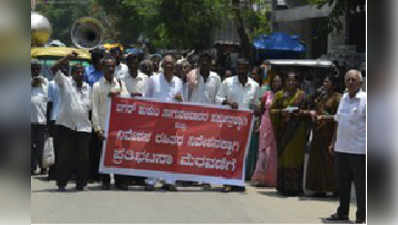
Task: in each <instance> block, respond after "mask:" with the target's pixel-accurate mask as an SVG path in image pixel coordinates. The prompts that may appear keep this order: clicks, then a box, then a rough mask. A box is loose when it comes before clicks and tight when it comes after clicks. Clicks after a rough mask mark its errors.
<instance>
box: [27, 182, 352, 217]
mask: <svg viewBox="0 0 398 225" xmlns="http://www.w3.org/2000/svg"><path fill="white" fill-rule="evenodd" d="M73 189H74V185H72V184H70V185H68V187H67V190H68V191H67V192H64V193H59V192H56V186H55V182H54V181H52V182H48V181H45V180H43V179H42V178H41V177H33V178H32V179H31V192H32V194H31V218H32V223H322V219H321V217H324V216H327V215H329V214H331V213H332V212H334V210H335V209H336V207H337V204H338V203H337V201H336V199H330V198H325V199H322V198H309V197H283V196H280V195H278V194H277V192H276V191H275V189H270V188H254V187H250V186H248V187H247V188H246V193H221V192H219V190H218V188H217V187H215V188H213V189H214V190H211V191H203V190H201V188H199V187H183V188H179V191H178V192H161V191H155V192H145V191H143V189H142V188H140V187H130V190H129V191H118V190H110V191H103V190H101V188H100V186H99V184H90V185H89V187H88V189H89V190H88V191H85V192H75V191H74V190H73ZM354 209H355V206H354V205H352V206H351V212H350V214H351V215H350V218H351V220H354V218H355V217H354V215H355V211H354Z"/></svg>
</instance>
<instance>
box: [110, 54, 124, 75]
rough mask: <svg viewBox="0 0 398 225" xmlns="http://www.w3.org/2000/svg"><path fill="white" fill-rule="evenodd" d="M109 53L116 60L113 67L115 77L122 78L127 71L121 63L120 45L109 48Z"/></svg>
mask: <svg viewBox="0 0 398 225" xmlns="http://www.w3.org/2000/svg"><path fill="white" fill-rule="evenodd" d="M110 53H111V55H112V56H113V58H115V60H116V67H115V77H116V78H118V79H120V78H122V77H123V76H124V75H125V74H126V73H127V71H128V68H127V66H126V64H124V63H121V59H122V50H121V49H120V47H114V48H111V50H110Z"/></svg>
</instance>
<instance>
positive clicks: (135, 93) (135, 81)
mask: <svg viewBox="0 0 398 225" xmlns="http://www.w3.org/2000/svg"><path fill="white" fill-rule="evenodd" d="M142 58H143V53H142V52H141V51H139V50H136V49H133V50H131V51H129V52H128V53H127V67H128V71H127V74H125V75H124V76H123V77H122V78H121V80H122V81H123V82H124V83H125V84H126V88H127V91H128V93H129V94H130V96H131V97H141V96H143V95H144V92H145V84H146V81H147V79H148V76H147V75H145V74H144V73H142V72H141V71H140V70H139V69H138V67H139V62H140V60H141V59H142ZM145 179H146V177H139V176H129V177H128V178H127V177H126V179H125V180H126V183H127V180H129V181H133V182H134V184H135V185H145Z"/></svg>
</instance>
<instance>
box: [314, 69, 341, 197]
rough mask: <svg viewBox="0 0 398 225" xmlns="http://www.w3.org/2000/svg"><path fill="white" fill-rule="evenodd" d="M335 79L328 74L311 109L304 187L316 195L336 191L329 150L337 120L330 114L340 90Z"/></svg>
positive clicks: (337, 103)
mask: <svg viewBox="0 0 398 225" xmlns="http://www.w3.org/2000/svg"><path fill="white" fill-rule="evenodd" d="M336 85H337V80H336V79H335V78H334V77H332V76H327V77H326V78H325V79H324V81H323V86H322V88H321V91H320V93H319V95H318V96H317V97H316V98H315V100H314V104H315V110H314V111H313V112H312V114H311V115H312V120H313V129H312V141H311V152H310V157H309V162H308V167H307V178H306V188H308V189H310V190H311V191H315V192H316V194H317V195H319V194H321V195H324V194H325V193H327V192H330V193H333V192H336V181H335V173H334V159H333V156H332V155H330V154H329V151H328V149H329V146H330V144H331V141H332V137H333V132H330V131H331V130H334V128H335V126H336V122H335V121H334V119H333V116H334V115H335V114H336V112H337V107H338V106H339V102H340V98H341V94H340V93H338V92H336V91H335V87H336Z"/></svg>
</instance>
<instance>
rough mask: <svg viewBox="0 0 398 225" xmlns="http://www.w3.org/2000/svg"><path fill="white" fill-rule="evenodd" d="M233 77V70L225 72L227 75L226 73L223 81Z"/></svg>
mask: <svg viewBox="0 0 398 225" xmlns="http://www.w3.org/2000/svg"><path fill="white" fill-rule="evenodd" d="M232 76H233V73H232V70H230V69H227V70H225V73H224V76H223V81H224V80H225V79H227V78H228V77H232Z"/></svg>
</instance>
